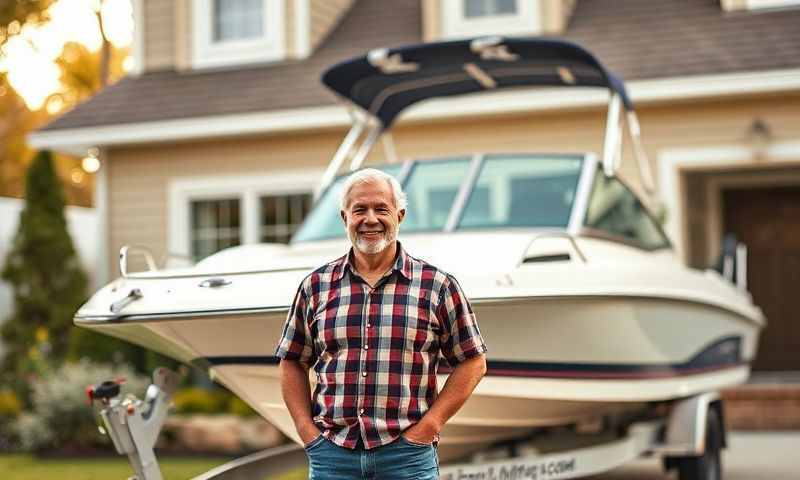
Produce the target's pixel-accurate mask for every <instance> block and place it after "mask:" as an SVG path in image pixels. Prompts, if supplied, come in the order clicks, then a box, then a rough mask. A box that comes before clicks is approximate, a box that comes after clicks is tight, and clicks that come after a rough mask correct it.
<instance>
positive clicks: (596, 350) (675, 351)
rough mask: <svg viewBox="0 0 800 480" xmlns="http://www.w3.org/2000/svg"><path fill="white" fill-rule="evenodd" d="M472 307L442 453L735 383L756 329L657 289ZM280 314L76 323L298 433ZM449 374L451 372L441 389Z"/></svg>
mask: <svg viewBox="0 0 800 480" xmlns="http://www.w3.org/2000/svg"><path fill="white" fill-rule="evenodd" d="M473 306H474V308H475V311H476V314H477V316H478V318H479V323H480V327H481V330H482V334H483V336H484V339H485V341H486V343H487V345H488V348H489V353H488V356H487V358H488V363H489V371H488V373H487V376H486V377H485V378H484V379H483V380H482V381H481V383H480V384H479V385H478V387H477V388H476V390H475V392H474V394H473V395H472V397H471V398H470V399H469V400H468V401H467V403H466V404H465V405H464V407H463V408H462V409H461V410H460V411H459V412H458V413H457V414H456V415H455V417H453V419H452V420H451V421H450V422H449V423H448V425H447V427H446V428H445V431H444V432H443V434H442V448H443V449H444V450H443V452H445V453H447V451H448V450H449V451H450V454H453V455H455V454H456V453H464V452H466V451H469V450H472V449H474V448H480V447H482V446H484V445H487V444H489V443H492V442H495V441H498V440H502V439H507V438H511V437H517V436H524V435H526V434H527V433H529V432H530V430H531V429H534V428H537V427H544V426H554V425H565V424H573V423H577V422H583V421H591V420H594V419H597V418H600V417H603V416H606V415H614V414H625V413H633V412H636V411H638V410H642V409H644V408H645V406H646V405H647V403H648V402H653V401H668V400H671V399H677V398H682V397H686V396H689V395H692V394H695V393H699V392H703V391H712V390H717V389H720V388H723V387H727V386H730V385H735V384H737V383H741V382H743V381H745V379H746V378H747V375H748V373H749V362H750V361H751V359H752V358H753V356H754V354H755V348H756V344H757V336H758V331H759V328H760V326H759V325H758V324H757V323H756V322H753V321H751V320H748V319H746V318H745V317H740V316H737V315H735V314H732V313H731V312H730V311H727V310H723V309H721V308H717V307H715V306H709V305H705V304H702V303H697V302H677V301H674V300H669V299H656V298H635V297H596V298H591V297H560V298H558V297H550V296H548V297H540V298H537V297H527V298H517V299H508V298H507V299H504V300H503V301H502V302H499V301H496V300H491V299H487V300H482V299H480V298H476V299H474V301H473ZM285 315H286V309H285V308H282V309H281V308H276V309H272V310H264V311H262V312H250V313H240V314H234V313H231V312H229V313H227V314H225V315H219V314H202V313H195V314H193V315H192V316H191V317H187V316H184V315H181V314H174V315H173V316H171V317H166V318H164V317H162V318H160V319H153V320H148V319H146V318H138V319H136V318H130V319H121V320H119V321H116V322H108V321H90V320H87V321H81V320H80V319H79V320H78V322H79V323H80V324H82V325H83V326H88V327H90V328H93V329H96V330H98V331H99V332H102V333H106V334H110V335H114V336H118V337H121V338H123V339H126V340H129V341H132V342H135V343H139V344H141V345H144V346H146V347H148V348H151V349H154V350H158V351H161V352H162V353H165V354H167V355H170V356H172V357H175V358H178V359H180V360H182V361H184V362H195V363H198V362H199V363H201V364H203V365H205V366H206V367H208V368H209V370H210V372H211V374H212V375H213V377H214V378H215V379H216V380H218V381H219V382H220V383H222V384H224V385H225V386H226V387H228V388H229V389H231V390H232V391H233V392H234V393H235V394H237V395H238V396H240V397H241V398H242V399H243V400H245V401H246V402H247V403H248V404H250V405H251V406H252V407H253V408H255V409H256V410H257V411H258V412H259V413H260V414H261V415H263V416H264V417H265V418H267V419H268V420H269V421H270V422H272V423H273V424H274V425H276V426H277V427H278V428H280V429H281V430H282V431H283V432H284V433H285V434H286V435H287V436H289V437H290V438H293V439H294V440H295V441H297V440H298V439H297V436H296V433H295V431H294V426H293V424H292V422H291V418H290V417H289V414H288V412H287V411H286V409H285V408H284V405H283V401H282V399H281V394H280V388H279V383H278V372H277V359H276V358H275V357H274V349H275V346H276V343H277V339H278V338H279V336H280V334H281V329H282V327H283V323H284V320H285ZM687 332H691V334H689V335H687ZM623 346H624V347H623ZM314 380H315V379H314V378H313V375H312V378H311V381H312V382H314ZM445 381H446V373H445V374H443V375H441V376H440V378H439V386H440V388H441V387H442V386H443V385H444V382H445ZM448 455H449V454H448Z"/></svg>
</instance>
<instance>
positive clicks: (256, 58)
mask: <svg viewBox="0 0 800 480" xmlns="http://www.w3.org/2000/svg"><path fill="white" fill-rule="evenodd" d="M261 1H262V12H263V13H264V18H262V22H263V23H262V28H263V32H264V34H263V35H262V36H261V37H259V38H253V39H245V40H230V41H225V42H215V41H214V0H193V2H192V26H193V30H192V47H193V48H192V67H193V68H197V69H203V68H215V67H225V66H231V65H242V64H248V63H259V62H273V61H278V60H283V59H284V58H286V8H285V5H284V4H285V2H283V1H276V0H261Z"/></svg>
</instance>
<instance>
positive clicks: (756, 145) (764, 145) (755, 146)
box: [747, 118, 772, 161]
mask: <svg viewBox="0 0 800 480" xmlns="http://www.w3.org/2000/svg"><path fill="white" fill-rule="evenodd" d="M747 141H748V143H749V144H750V149H751V150H752V152H753V159H754V160H755V161H763V160H766V158H767V152H768V150H769V147H770V144H771V143H772V130H771V129H770V128H769V125H767V122H765V121H764V120H762V119H761V118H755V119H753V122H752V123H751V124H750V127H749V128H748V129H747Z"/></svg>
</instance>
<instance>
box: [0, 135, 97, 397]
mask: <svg viewBox="0 0 800 480" xmlns="http://www.w3.org/2000/svg"><path fill="white" fill-rule="evenodd" d="M2 278H3V279H4V280H6V281H7V282H9V283H10V284H11V286H12V288H13V291H14V294H13V295H14V310H13V312H12V314H11V316H10V318H8V319H6V321H5V322H4V323H3V325H2V329H1V330H0V334H1V336H2V340H3V342H4V343H5V346H6V354H5V358H3V362H2V371H3V373H4V374H6V375H10V376H11V379H12V380H16V382H19V381H21V380H22V379H24V378H25V376H26V375H27V374H30V373H35V368H33V366H35V365H37V364H39V365H41V364H42V362H44V363H45V364H50V365H52V364H53V363H56V362H60V361H61V360H62V359H63V358H64V357H65V355H66V352H67V346H68V337H69V333H70V330H71V329H72V317H73V315H74V313H75V311H76V310H77V309H78V307H80V305H81V303H82V302H83V301H84V300H85V299H86V289H87V277H86V274H85V273H84V272H83V270H82V269H81V265H80V261H79V259H78V255H77V253H76V251H75V247H74V246H73V244H72V239H71V238H70V236H69V233H68V232H67V222H66V219H65V217H64V193H63V190H62V187H61V183H60V182H59V180H58V176H57V174H56V172H55V168H54V166H53V158H52V154H51V153H50V152H49V151H42V152H39V153H38V154H37V155H36V157H35V158H34V159H33V162H32V163H31V165H30V167H29V168H28V172H27V177H26V184H25V207H24V209H23V210H22V212H21V213H20V216H19V225H18V227H17V233H16V236H15V237H14V242H13V245H12V247H11V250H10V251H9V253H8V256H7V258H6V262H5V267H4V268H3V271H2ZM31 370H34V371H33V372H32V371H31Z"/></svg>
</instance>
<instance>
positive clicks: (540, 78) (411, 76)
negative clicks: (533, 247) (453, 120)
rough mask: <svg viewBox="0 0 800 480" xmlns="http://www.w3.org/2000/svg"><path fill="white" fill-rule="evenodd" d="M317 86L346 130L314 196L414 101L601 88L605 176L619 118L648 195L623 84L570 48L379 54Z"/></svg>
mask: <svg viewBox="0 0 800 480" xmlns="http://www.w3.org/2000/svg"><path fill="white" fill-rule="evenodd" d="M322 82H323V83H324V84H325V85H326V86H327V87H328V88H330V89H331V90H332V91H333V92H334V93H335V94H336V95H337V96H339V97H340V98H341V99H343V100H344V101H345V103H346V104H347V106H348V111H349V112H350V114H351V117H352V119H353V127H352V128H351V129H350V132H349V133H348V134H347V136H345V138H344V140H343V141H342V144H341V146H340V147H339V150H338V151H337V152H336V155H334V157H333V159H332V160H331V163H330V165H329V166H328V169H327V170H326V171H325V174H324V176H323V178H322V181H321V182H320V186H319V189H318V190H317V194H319V193H321V192H322V191H323V190H324V189H325V188H326V187H327V186H328V185H329V184H330V183H331V182H332V181H333V179H334V178H335V177H336V175H337V172H338V171H339V169H340V168H341V166H342V164H343V163H344V162H345V160H347V159H350V170H351V171H353V170H356V169H358V168H360V167H361V164H362V163H363V161H364V159H365V158H366V157H367V155H368V154H369V151H370V150H371V149H372V146H373V145H374V144H375V142H376V141H377V140H378V138H379V137H380V136H381V134H383V133H384V132H385V131H386V130H388V129H390V128H391V126H392V125H393V123H394V122H395V120H396V119H397V118H398V116H399V115H400V114H401V113H402V112H403V111H404V110H405V109H407V108H408V107H410V106H412V105H414V104H416V103H418V102H421V101H424V100H428V99H432V98H439V97H449V96H454V95H463V94H476V93H480V92H486V91H494V90H502V89H509V88H521V87H546V86H550V87H595V88H597V87H600V88H605V89H608V91H609V94H610V95H609V104H608V119H607V123H606V133H605V143H604V148H603V157H602V161H603V168H604V171H605V173H606V175H608V176H611V175H613V174H614V173H615V171H616V170H617V168H618V166H619V162H620V161H621V152H622V137H623V135H622V128H621V127H622V121H623V118H624V119H625V121H626V123H627V125H628V128H629V131H630V136H631V138H632V139H633V143H634V152H635V154H636V158H637V162H638V165H639V171H640V174H641V176H642V180H643V184H644V187H645V189H646V190H647V191H648V193H652V192H653V191H654V183H653V180H652V174H651V172H650V165H649V163H648V162H647V158H646V155H645V152H644V149H643V148H642V145H641V141H640V134H639V122H638V120H637V118H636V113H635V111H634V109H633V103H632V102H631V100H630V98H629V97H628V94H627V92H626V91H625V86H624V84H623V82H622V81H621V80H620V79H619V78H618V77H617V76H615V75H614V74H612V73H611V72H609V71H608V70H607V69H606V68H605V67H604V66H603V65H602V64H601V63H600V62H599V61H598V60H597V59H596V58H595V57H594V56H593V55H592V54H591V53H589V52H588V51H587V50H586V49H584V48H583V47H581V46H579V45H576V44H574V43H571V42H567V41H564V40H553V39H542V38H506V37H483V38H475V39H471V40H456V41H447V42H435V43H425V44H420V45H411V46H404V47H400V48H393V49H392V48H390V49H386V48H382V49H376V50H372V51H370V52H368V53H367V54H366V55H365V56H361V57H356V58H352V59H349V60H346V61H344V62H341V63H339V64H337V65H334V66H333V67H331V68H330V69H328V70H327V71H326V72H325V73H324V74H323V75H322ZM623 108H624V110H625V114H624V115H623V112H622V109H623Z"/></svg>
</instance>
